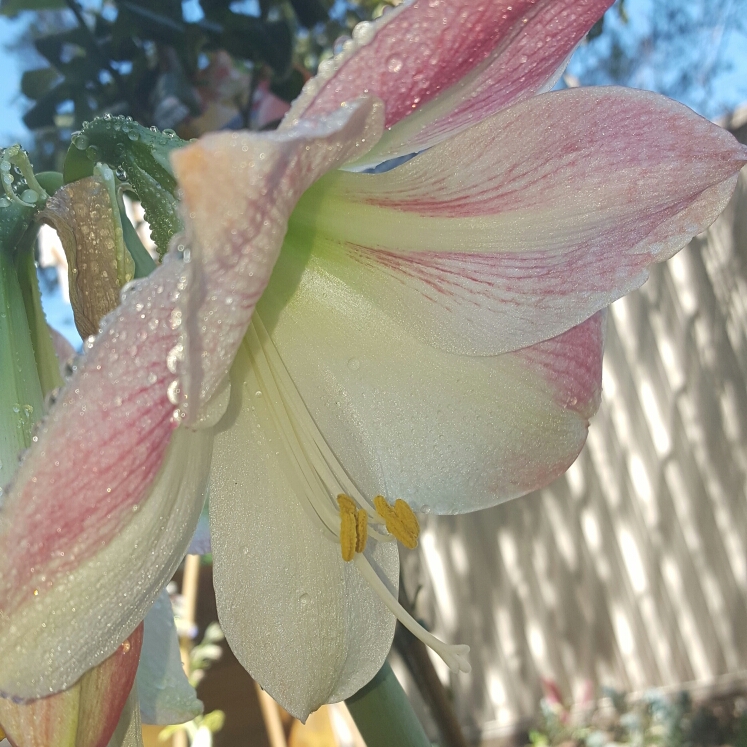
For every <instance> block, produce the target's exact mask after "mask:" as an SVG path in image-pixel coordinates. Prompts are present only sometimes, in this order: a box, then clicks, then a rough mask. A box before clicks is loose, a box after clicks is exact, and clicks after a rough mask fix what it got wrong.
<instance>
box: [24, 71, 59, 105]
mask: <svg viewBox="0 0 747 747" xmlns="http://www.w3.org/2000/svg"><path fill="white" fill-rule="evenodd" d="M60 79H61V76H60V74H59V73H58V72H57V71H56V70H55V69H54V68H52V67H41V68H37V69H36V70H27V71H26V72H25V73H24V74H23V75H22V76H21V93H22V94H23V95H24V96H26V97H28V98H30V99H34V101H36V100H37V99H40V98H41V97H42V96H44V94H45V93H48V92H49V90H50V89H51V88H52V87H53V86H54V85H55V84H56V83H58V82H59V81H60Z"/></svg>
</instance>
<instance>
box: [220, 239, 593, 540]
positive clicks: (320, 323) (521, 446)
mask: <svg viewBox="0 0 747 747" xmlns="http://www.w3.org/2000/svg"><path fill="white" fill-rule="evenodd" d="M289 239H290V241H291V242H292V241H293V237H289ZM286 248H287V249H289V251H285V250H284V251H283V254H282V256H281V258H280V260H279V262H278V265H277V268H276V273H275V274H274V275H273V279H272V281H271V283H270V285H269V286H268V288H267V290H266V291H265V294H264V295H263V297H262V300H261V301H260V304H259V306H258V308H257V314H258V315H259V317H260V318H261V321H262V322H263V323H264V325H265V326H266V327H267V330H268V331H269V334H270V337H271V339H272V341H273V343H274V345H275V347H276V349H277V352H278V354H279V355H280V357H281V358H282V360H283V361H284V363H285V366H286V368H287V370H288V372H289V374H290V376H291V378H292V379H293V381H294V382H295V385H296V387H297V389H298V391H299V392H300V395H301V397H302V398H303V401H304V402H305V404H306V407H307V408H308V410H309V412H310V414H311V418H312V419H313V422H314V423H315V424H316V426H317V427H318V429H319V431H320V432H321V434H322V435H323V437H324V438H325V439H326V441H327V443H328V444H329V447H330V448H331V450H332V452H333V453H334V455H335V457H336V459H337V460H338V461H339V463H340V464H342V465H344V468H345V470H346V472H347V473H348V474H349V475H350V476H351V478H352V479H353V481H354V482H355V483H356V485H357V487H358V489H359V490H360V491H361V492H362V494H363V495H364V496H368V497H369V499H372V498H373V496H376V495H379V494H381V495H384V496H386V497H387V498H388V499H390V500H394V499H395V498H403V499H405V500H406V501H408V502H409V503H410V504H411V505H412V506H413V508H415V509H416V510H428V509H430V510H432V511H433V512H435V513H461V512H468V511H475V510H477V509H480V508H485V507H487V506H491V505H494V504H496V503H499V502H500V501H503V500H508V499H509V498H514V497H516V496H519V495H522V494H524V493H526V492H528V491H530V490H533V489H535V488H538V487H540V486H542V485H545V484H547V483H548V482H549V481H550V480H551V479H552V478H553V477H556V476H557V475H559V474H561V473H562V472H563V471H564V470H565V469H566V468H567V467H568V466H569V465H570V464H571V463H572V462H573V460H574V459H575V458H576V456H577V455H578V452H579V451H580V449H581V447H582V445H583V443H584V441H585V439H586V432H587V427H588V419H589V417H590V416H591V414H592V413H593V412H595V411H596V409H597V407H598V404H599V396H600V387H601V360H602V349H603V342H604V339H603V338H604V335H603V314H597V315H595V316H594V317H592V318H591V319H590V320H588V321H586V322H584V323H583V324H582V325H580V326H579V327H576V328H574V329H571V330H569V331H568V332H566V333H565V334H563V335H561V336H559V337H557V338H555V339H552V340H548V341H545V342H542V343H539V344H538V345H536V346H533V347H530V348H527V349H524V350H519V351H516V352H515V353H509V354H505V355H499V356H465V355H457V354H452V353H448V352H445V351H444V350H442V349H440V348H437V347H434V346H432V345H429V344H427V343H424V342H422V341H421V340H419V339H417V338H416V337H415V336H413V335H412V334H411V333H410V332H409V331H408V328H407V326H406V325H401V324H399V323H398V322H397V321H395V320H394V319H392V317H391V316H389V315H388V314H386V313H385V312H384V311H382V310H381V308H380V307H379V306H378V305H376V304H375V303H373V302H372V301H371V300H370V298H369V297H368V296H367V295H366V294H362V293H359V292H357V291H356V290H355V289H354V288H352V287H351V286H349V285H347V284H346V283H344V282H343V281H341V280H340V279H339V278H337V277H336V276H335V275H332V274H331V273H329V272H328V271H327V269H326V266H325V263H324V262H322V261H319V260H318V259H317V258H316V257H315V256H314V255H313V254H312V255H310V256H309V255H305V256H304V255H301V254H298V253H296V252H294V251H292V244H290V243H289V245H288V246H287V247H286ZM291 283H292V284H293V285H292V287H293V291H292V292H291V293H290V295H289V291H288V289H289V287H291ZM260 389H261V388H260ZM248 448H249V447H248V446H247V449H248ZM216 498H217V496H213V497H211V502H212V501H214V500H215V499H216ZM213 529H214V531H215V527H213ZM215 541H216V540H215V535H214V538H213V542H214V543H215Z"/></svg>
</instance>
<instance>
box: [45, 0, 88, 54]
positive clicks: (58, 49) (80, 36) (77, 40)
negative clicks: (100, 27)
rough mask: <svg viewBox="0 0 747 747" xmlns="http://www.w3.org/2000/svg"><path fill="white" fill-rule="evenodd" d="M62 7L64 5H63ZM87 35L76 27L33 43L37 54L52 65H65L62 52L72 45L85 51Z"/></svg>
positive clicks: (83, 30)
mask: <svg viewBox="0 0 747 747" xmlns="http://www.w3.org/2000/svg"><path fill="white" fill-rule="evenodd" d="M63 5H64V4H63ZM64 7H67V6H64ZM89 41H90V40H89V37H88V33H87V31H86V30H85V29H82V28H80V27H76V28H74V29H69V30H68V31H61V32H60V33H58V34H48V35H47V36H43V37H41V38H40V39H37V40H36V41H35V42H34V46H35V47H36V50H37V52H39V54H41V55H43V56H44V57H46V58H47V60H49V62H51V63H52V64H53V65H55V66H60V65H63V64H65V63H64V62H63V59H62V51H63V49H65V47H66V45H69V44H73V45H75V46H77V47H81V48H82V49H86V47H87V46H88V44H89Z"/></svg>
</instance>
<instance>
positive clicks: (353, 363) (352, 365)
mask: <svg viewBox="0 0 747 747" xmlns="http://www.w3.org/2000/svg"><path fill="white" fill-rule="evenodd" d="M360 367H361V362H360V361H359V360H358V359H357V358H351V359H350V360H349V361H348V368H349V369H350V370H351V371H357V370H358V369H359V368H360Z"/></svg>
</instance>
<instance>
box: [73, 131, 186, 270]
mask: <svg viewBox="0 0 747 747" xmlns="http://www.w3.org/2000/svg"><path fill="white" fill-rule="evenodd" d="M185 144H186V142H185V141H184V140H182V139H181V138H179V137H177V136H176V135H175V134H173V133H171V134H169V133H163V132H159V131H158V130H151V129H148V128H147V127H143V126H142V125H139V124H138V123H137V122H133V121H132V120H131V119H130V118H126V117H112V116H109V117H98V118H96V119H94V120H93V121H92V122H90V123H88V124H87V125H86V126H85V127H84V128H83V130H82V131H81V132H79V133H76V134H75V135H74V136H73V142H72V144H71V146H70V148H69V149H68V152H67V156H66V158H65V165H64V168H63V174H64V178H65V183H66V184H68V183H70V182H72V181H76V180H77V179H81V178H83V177H85V176H90V175H91V174H92V173H93V167H94V164H95V163H97V162H103V163H106V164H107V165H108V166H110V167H111V168H112V169H114V170H115V171H116V172H117V174H118V176H120V178H122V179H125V180H126V181H127V182H129V183H130V184H131V185H132V188H133V191H134V192H135V193H136V194H137V196H138V197H139V198H140V201H141V202H142V203H143V207H144V208H145V218H146V220H147V221H148V223H150V227H151V236H152V237H153V241H154V242H155V243H156V246H157V247H158V251H159V254H161V256H163V255H164V254H165V253H166V250H167V249H168V245H169V241H170V240H171V237H172V236H173V235H174V234H175V233H176V232H177V231H180V230H181V229H182V220H181V217H180V215H179V210H178V200H177V198H176V189H177V184H176V179H175V178H174V174H173V172H172V171H171V164H170V163H169V153H171V151H172V150H175V149H176V148H181V147H182V146H183V145H185Z"/></svg>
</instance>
